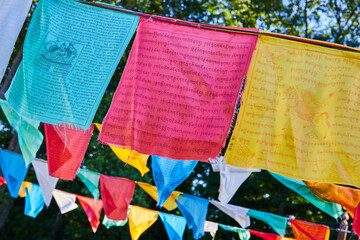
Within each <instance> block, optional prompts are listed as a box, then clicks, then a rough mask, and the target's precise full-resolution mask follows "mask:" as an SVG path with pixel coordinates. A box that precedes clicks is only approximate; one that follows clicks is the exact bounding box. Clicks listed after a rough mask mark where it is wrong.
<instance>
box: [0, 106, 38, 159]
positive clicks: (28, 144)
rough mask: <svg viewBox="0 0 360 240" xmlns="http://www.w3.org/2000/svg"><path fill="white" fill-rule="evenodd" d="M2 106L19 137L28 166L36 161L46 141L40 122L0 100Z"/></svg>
mask: <svg viewBox="0 0 360 240" xmlns="http://www.w3.org/2000/svg"><path fill="white" fill-rule="evenodd" d="M0 105H1V108H2V110H3V112H4V114H5V116H6V118H7V120H8V121H9V124H10V125H11V127H12V128H13V129H14V130H15V131H16V133H17V135H18V140H19V147H20V150H21V153H22V155H23V157H24V159H25V163H26V166H28V165H29V164H30V163H31V162H32V161H33V160H34V159H35V157H36V153H37V151H38V150H39V148H40V146H41V143H42V142H43V140H44V136H43V135H42V134H41V132H40V130H39V129H38V128H39V124H40V122H38V121H34V120H31V119H28V118H25V117H23V116H21V115H19V114H18V113H17V112H15V111H14V110H13V109H12V107H11V106H10V105H9V104H8V102H7V101H5V100H2V99H0Z"/></svg>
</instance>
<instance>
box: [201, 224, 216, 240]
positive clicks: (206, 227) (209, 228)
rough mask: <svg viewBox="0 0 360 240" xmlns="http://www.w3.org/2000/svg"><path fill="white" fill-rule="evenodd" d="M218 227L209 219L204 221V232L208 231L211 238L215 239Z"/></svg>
mask: <svg viewBox="0 0 360 240" xmlns="http://www.w3.org/2000/svg"><path fill="white" fill-rule="evenodd" d="M218 228H219V224H218V223H215V222H211V221H205V225H204V232H208V233H210V235H211V237H212V239H213V240H214V239H215V234H216V232H217V230H218Z"/></svg>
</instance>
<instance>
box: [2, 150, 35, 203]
mask: <svg viewBox="0 0 360 240" xmlns="http://www.w3.org/2000/svg"><path fill="white" fill-rule="evenodd" d="M0 166H1V171H2V173H3V175H4V177H5V180H6V184H7V187H8V190H9V192H10V195H11V197H13V198H17V197H18V193H19V190H20V187H21V184H22V182H23V181H24V179H25V176H26V173H27V171H28V169H29V167H26V166H25V161H24V158H23V157H22V156H21V155H19V154H16V153H13V152H9V151H5V150H2V149H1V150H0Z"/></svg>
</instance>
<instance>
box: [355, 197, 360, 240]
mask: <svg viewBox="0 0 360 240" xmlns="http://www.w3.org/2000/svg"><path fill="white" fill-rule="evenodd" d="M353 230H354V231H355V233H356V235H358V236H359V237H360V203H359V204H358V205H357V207H356V208H355V215H354V220H353Z"/></svg>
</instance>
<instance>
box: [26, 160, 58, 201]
mask: <svg viewBox="0 0 360 240" xmlns="http://www.w3.org/2000/svg"><path fill="white" fill-rule="evenodd" d="M32 165H33V167H34V170H35V174H36V179H37V181H38V183H39V185H40V188H41V192H42V194H43V197H44V200H45V204H46V206H49V205H50V202H51V198H52V193H53V191H54V189H55V186H56V184H57V182H58V180H59V179H58V178H54V177H51V176H50V175H49V169H48V164H47V162H45V161H41V160H37V159H35V161H33V162H32Z"/></svg>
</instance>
